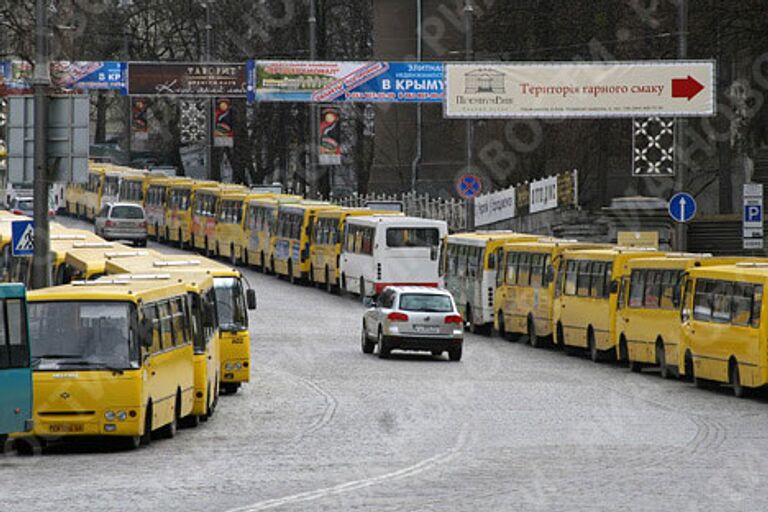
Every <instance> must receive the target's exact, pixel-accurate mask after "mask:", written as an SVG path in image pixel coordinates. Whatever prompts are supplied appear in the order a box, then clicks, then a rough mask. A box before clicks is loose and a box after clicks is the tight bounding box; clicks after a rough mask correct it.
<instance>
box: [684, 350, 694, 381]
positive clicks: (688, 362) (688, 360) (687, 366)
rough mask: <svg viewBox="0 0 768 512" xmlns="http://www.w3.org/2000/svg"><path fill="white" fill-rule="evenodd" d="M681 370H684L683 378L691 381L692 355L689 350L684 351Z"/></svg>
mask: <svg viewBox="0 0 768 512" xmlns="http://www.w3.org/2000/svg"><path fill="white" fill-rule="evenodd" d="M683 371H684V372H685V375H683V378H684V380H687V381H689V382H690V381H692V380H693V355H692V354H691V352H690V351H686V352H685V358H684V359H683Z"/></svg>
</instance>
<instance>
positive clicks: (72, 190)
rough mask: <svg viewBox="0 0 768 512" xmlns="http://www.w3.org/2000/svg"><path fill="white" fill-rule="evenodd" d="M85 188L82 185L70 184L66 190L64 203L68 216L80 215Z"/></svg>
mask: <svg viewBox="0 0 768 512" xmlns="http://www.w3.org/2000/svg"><path fill="white" fill-rule="evenodd" d="M84 193H85V187H84V185H83V184H82V183H68V184H67V187H66V189H65V190H64V203H65V208H66V211H67V214H68V215H70V216H72V217H76V216H79V215H80V207H81V205H82V203H83V194H84Z"/></svg>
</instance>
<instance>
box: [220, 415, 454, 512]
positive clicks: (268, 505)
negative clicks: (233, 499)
mask: <svg viewBox="0 0 768 512" xmlns="http://www.w3.org/2000/svg"><path fill="white" fill-rule="evenodd" d="M466 437H467V436H466V426H464V427H462V429H461V432H460V433H459V437H458V439H457V441H456V444H455V445H454V446H453V447H452V448H451V449H450V450H448V451H447V452H444V453H441V454H438V455H435V456H434V457H430V458H428V459H424V460H422V461H421V462H417V463H416V464H413V465H412V466H408V467H406V468H403V469H399V470H397V471H393V472H391V473H387V474H384V475H380V476H376V477H373V478H366V479H364V480H354V481H352V482H347V483H344V484H339V485H335V486H333V487H326V488H323V489H317V490H314V491H307V492H302V493H299V494H293V495H291V496H285V497H283V498H275V499H271V500H266V501H260V502H258V503H254V504H253V505H246V506H245V507H240V508H235V509H231V510H229V511H228V512H257V511H259V510H269V509H273V508H278V507H282V506H284V505H289V504H292V503H303V502H307V501H313V500H317V499H320V498H326V497H328V496H334V495H337V494H343V493H347V492H352V491H357V490H359V489H364V488H366V487H370V486H372V485H376V484H378V483H381V482H386V481H392V480H400V479H402V478H406V477H409V476H414V475H418V474H421V473H423V472H425V471H428V470H430V469H432V468H434V467H435V466H437V465H439V464H444V463H446V462H448V461H450V460H451V459H453V458H454V457H455V456H456V455H457V454H458V453H459V452H461V450H462V449H463V447H464V444H465V443H466Z"/></svg>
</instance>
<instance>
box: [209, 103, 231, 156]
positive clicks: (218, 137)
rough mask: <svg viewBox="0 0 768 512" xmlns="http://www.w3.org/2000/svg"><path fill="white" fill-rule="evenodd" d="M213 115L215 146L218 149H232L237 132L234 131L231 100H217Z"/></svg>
mask: <svg viewBox="0 0 768 512" xmlns="http://www.w3.org/2000/svg"><path fill="white" fill-rule="evenodd" d="M215 104H216V108H215V110H214V113H213V145H214V146H216V147H217V148H231V147H233V146H234V145H235V132H234V130H233V129H232V124H233V119H232V101H231V100H230V99H229V98H216V102H215Z"/></svg>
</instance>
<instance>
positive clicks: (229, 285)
mask: <svg viewBox="0 0 768 512" xmlns="http://www.w3.org/2000/svg"><path fill="white" fill-rule="evenodd" d="M214 288H215V290H216V311H217V312H218V317H219V328H220V329H221V330H222V331H242V330H245V329H247V328H248V313H247V310H246V308H245V298H244V297H243V285H242V284H241V283H240V279H237V278H234V277H217V278H215V279H214Z"/></svg>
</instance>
